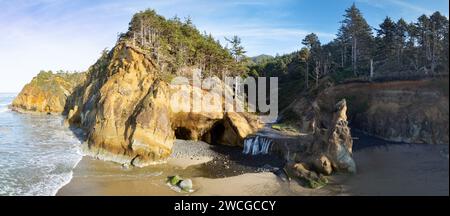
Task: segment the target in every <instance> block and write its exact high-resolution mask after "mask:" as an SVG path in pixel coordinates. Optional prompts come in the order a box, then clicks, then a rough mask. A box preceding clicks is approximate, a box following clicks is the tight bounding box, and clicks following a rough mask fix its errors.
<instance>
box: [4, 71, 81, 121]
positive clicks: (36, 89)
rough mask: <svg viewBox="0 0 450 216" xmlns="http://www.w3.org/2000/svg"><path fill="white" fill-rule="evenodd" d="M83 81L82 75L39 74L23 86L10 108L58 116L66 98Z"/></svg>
mask: <svg viewBox="0 0 450 216" xmlns="http://www.w3.org/2000/svg"><path fill="white" fill-rule="evenodd" d="M84 79H85V74H84V73H72V74H69V73H56V74H54V73H52V72H44V71H43V72H40V73H39V74H38V75H37V76H36V77H34V78H33V80H32V81H31V82H30V83H29V84H27V85H25V86H24V88H23V89H22V91H21V92H20V93H19V95H17V97H16V98H15V99H14V101H13V103H12V104H11V108H12V109H13V110H15V111H19V112H36V113H55V114H60V113H62V112H63V111H64V108H65V106H66V101H67V98H68V97H69V96H70V95H71V94H72V92H73V91H74V89H75V88H76V86H78V85H79V84H80V83H82V82H83V81H84Z"/></svg>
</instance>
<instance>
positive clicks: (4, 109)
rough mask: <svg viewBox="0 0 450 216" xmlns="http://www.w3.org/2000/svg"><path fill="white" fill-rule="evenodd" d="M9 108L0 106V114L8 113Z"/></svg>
mask: <svg viewBox="0 0 450 216" xmlns="http://www.w3.org/2000/svg"><path fill="white" fill-rule="evenodd" d="M8 111H9V108H8V107H1V106H0V113H4V112H8Z"/></svg>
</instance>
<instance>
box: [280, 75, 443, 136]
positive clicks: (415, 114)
mask: <svg viewBox="0 0 450 216" xmlns="http://www.w3.org/2000/svg"><path fill="white" fill-rule="evenodd" d="M328 85H329V86H328V87H323V89H324V90H322V91H320V92H319V93H318V94H317V95H316V96H315V97H313V98H311V97H309V98H308V97H302V98H299V99H298V100H296V101H295V102H294V103H292V104H291V105H290V106H289V108H288V109H287V110H286V111H285V112H293V113H296V114H297V115H298V116H300V118H299V121H297V124H298V125H299V127H300V128H302V130H304V131H306V132H308V131H309V132H311V131H312V130H313V128H314V127H313V125H314V124H316V122H315V121H314V119H313V118H312V117H311V116H314V115H313V114H314V110H313V109H312V106H310V105H309V104H310V103H312V101H315V102H316V106H318V107H321V108H323V109H327V107H331V106H332V104H334V103H336V102H337V101H339V100H341V99H346V100H347V102H348V107H349V108H348V117H349V122H350V125H351V126H352V128H355V129H358V130H361V131H363V132H365V133H368V134H370V135H374V136H377V137H380V138H382V139H386V140H390V141H398V142H407V143H429V144H448V143H449V136H448V134H449V125H448V119H449V96H448V86H449V82H448V79H447V80H446V79H442V80H420V81H393V82H383V83H349V84H340V85H335V86H334V85H331V84H328ZM325 113H326V112H325ZM326 119H329V118H328V117H325V118H322V120H326Z"/></svg>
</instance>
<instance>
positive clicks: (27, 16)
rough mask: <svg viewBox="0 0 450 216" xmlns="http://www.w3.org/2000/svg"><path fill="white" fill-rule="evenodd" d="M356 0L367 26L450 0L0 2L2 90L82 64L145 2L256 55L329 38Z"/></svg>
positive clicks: (110, 42)
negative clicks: (309, 38) (235, 39)
mask: <svg viewBox="0 0 450 216" xmlns="http://www.w3.org/2000/svg"><path fill="white" fill-rule="evenodd" d="M353 2H354V3H355V4H356V5H357V7H358V8H359V9H360V10H361V11H362V13H363V15H364V16H365V18H366V20H367V21H368V23H369V24H370V25H371V26H372V27H378V25H379V24H380V23H381V22H382V20H383V19H384V18H385V17H386V16H390V17H392V18H394V19H398V18H404V19H405V20H407V21H408V22H411V21H414V20H415V19H416V18H417V17H418V16H420V15H421V14H427V15H430V14H431V13H433V12H434V11H440V12H441V13H443V14H444V15H446V16H447V17H448V14H449V11H448V8H449V1H448V0H226V1H225V0H209V1H207V0H128V1H123V0H14V1H11V0H0V92H19V91H20V90H21V88H22V87H23V86H24V85H25V84H26V83H28V82H29V81H30V80H31V79H32V78H33V76H35V75H36V74H37V73H38V72H39V71H40V70H53V71H56V70H68V71H85V70H87V69H88V67H89V66H90V65H92V64H93V63H94V62H95V61H96V60H97V59H98V57H99V56H100V53H101V51H102V50H103V49H105V48H112V47H113V46H114V44H115V42H116V39H117V35H118V33H121V32H126V30H127V28H128V23H129V21H130V20H131V17H132V15H133V14H134V13H136V12H139V11H141V10H145V9H147V8H152V9H155V10H156V11H157V13H159V14H161V15H163V16H165V17H167V18H171V17H174V16H178V17H180V18H182V19H183V18H185V17H191V19H192V20H193V22H194V24H195V25H196V26H197V28H199V29H200V30H201V31H202V32H203V31H204V32H207V33H211V34H212V35H213V36H214V37H215V38H216V39H218V40H220V41H221V42H222V44H225V40H224V38H225V37H231V36H233V35H238V36H239V37H241V38H242V44H243V45H244V47H245V49H246V50H247V55H248V56H256V55H259V54H270V55H276V54H286V53H290V52H293V51H295V50H299V49H300V48H301V46H302V45H301V40H302V38H303V37H304V36H305V35H306V34H308V33H311V32H314V33H316V34H318V36H319V39H320V40H321V41H322V43H326V42H328V41H330V40H333V38H334V37H335V34H336V32H337V29H338V28H339V25H340V24H339V22H340V21H341V20H342V15H343V14H344V11H345V9H346V8H348V7H350V6H351V4H352V3H353Z"/></svg>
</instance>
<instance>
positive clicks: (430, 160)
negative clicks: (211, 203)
mask: <svg viewBox="0 0 450 216" xmlns="http://www.w3.org/2000/svg"><path fill="white" fill-rule="evenodd" d="M198 157H204V156H201V155H200V156H198ZM354 158H355V160H356V163H357V165H358V173H357V174H356V175H352V176H349V175H343V174H338V175H335V176H333V177H332V178H331V179H330V184H329V185H327V186H325V187H324V188H321V189H316V190H312V189H306V188H303V187H301V186H299V185H298V184H297V183H296V182H294V181H291V182H290V183H287V182H283V181H282V180H281V179H280V178H279V177H277V176H276V175H275V174H273V173H272V172H267V171H262V172H256V171H253V172H248V173H245V172H244V173H243V174H242V173H241V172H237V173H236V174H235V175H230V176H227V177H225V178H214V177H211V176H210V170H208V169H206V168H205V167H207V166H205V164H203V165H198V163H200V162H204V161H202V160H200V159H199V160H197V158H196V157H192V158H191V157H179V158H175V159H172V160H169V163H167V164H162V165H155V166H151V167H145V168H123V167H121V166H120V165H118V164H115V163H111V162H104V161H99V160H93V159H91V158H89V157H84V158H83V160H82V161H81V162H80V163H79V164H78V166H77V167H76V168H75V170H74V176H73V179H72V181H71V182H70V183H69V184H67V185H66V186H64V187H63V188H61V189H60V190H59V192H58V193H57V195H59V196H65V195H133V196H140V195H164V196H165V195H168V196H172V195H175V196H186V195H194V196H195V195H262V196H268V195H269V196H270V195H289V196H292V195H294V196H314V195H363V196H364V195H446V196H448V195H449V187H448V186H449V185H448V182H449V167H448V145H445V146H442V145H441V146H436V145H406V144H402V145H389V146H375V147H368V148H364V149H360V150H358V151H356V152H354ZM189 163H192V164H189ZM211 163H212V162H211V161H210V162H208V164H211ZM180 164H181V165H182V166H180ZM186 165H191V166H186ZM212 168H213V169H217V167H214V166H213V167H212ZM231 169H233V167H232V168H231ZM216 171H217V170H216ZM219 171H220V170H219ZM223 171H225V169H224V170H223ZM227 172H228V173H230V170H227ZM176 174H178V175H180V176H182V177H185V178H191V179H192V180H193V183H194V190H195V191H194V192H193V193H190V194H186V193H177V192H175V191H173V190H171V189H170V188H169V187H168V186H167V185H166V183H165V181H166V178H167V176H171V175H176Z"/></svg>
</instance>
